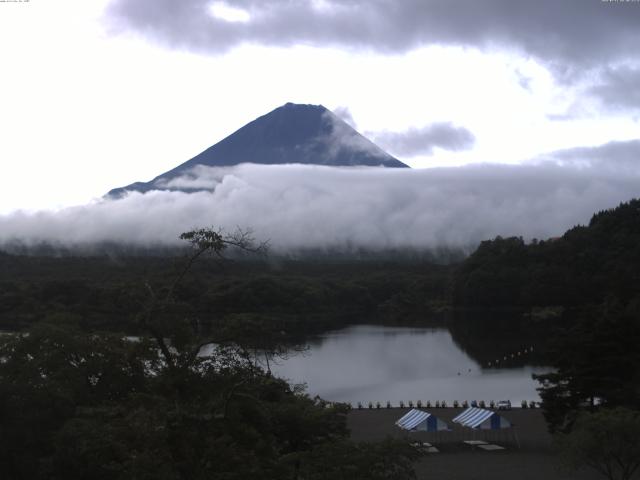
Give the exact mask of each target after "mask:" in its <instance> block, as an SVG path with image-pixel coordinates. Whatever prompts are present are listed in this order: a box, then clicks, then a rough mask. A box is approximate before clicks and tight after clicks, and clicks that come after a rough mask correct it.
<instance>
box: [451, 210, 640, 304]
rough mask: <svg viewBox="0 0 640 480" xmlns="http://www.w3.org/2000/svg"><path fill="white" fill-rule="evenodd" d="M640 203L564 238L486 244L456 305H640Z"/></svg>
mask: <svg viewBox="0 0 640 480" xmlns="http://www.w3.org/2000/svg"><path fill="white" fill-rule="evenodd" d="M639 265H640V200H637V199H636V200H631V201H630V202H628V203H622V204H620V205H619V206H618V207H616V208H614V209H612V210H605V211H602V212H599V213H596V214H595V215H594V216H593V217H592V219H591V221H590V222H589V225H587V226H577V227H574V228H572V229H571V230H569V231H567V232H566V233H565V234H564V235H563V236H562V237H560V238H554V239H549V240H540V241H537V240H534V241H532V242H531V243H529V244H526V243H525V242H524V240H523V239H522V238H518V237H511V238H500V237H498V238H496V239H494V240H488V241H485V242H482V244H481V245H480V246H479V247H478V249H477V250H476V251H475V252H474V253H473V254H472V255H471V256H470V257H469V258H468V259H467V260H466V261H465V262H463V263H462V265H461V266H460V268H459V269H458V271H457V273H456V276H455V283H454V303H455V304H456V305H459V306H473V307H519V308H530V307H542V306H565V307H576V306H581V305H585V304H597V303H600V302H602V301H603V300H604V299H605V298H607V297H609V296H615V297H616V298H617V299H619V300H620V301H622V302H624V303H628V302H630V301H632V300H633V299H634V298H635V299H636V300H638V299H640V297H638V295H639V293H638V292H640V269H639V268H638V266H639Z"/></svg>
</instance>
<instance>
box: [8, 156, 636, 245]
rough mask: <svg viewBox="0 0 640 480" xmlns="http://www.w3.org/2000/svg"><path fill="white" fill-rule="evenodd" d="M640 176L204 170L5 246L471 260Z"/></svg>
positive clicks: (618, 195)
mask: <svg viewBox="0 0 640 480" xmlns="http://www.w3.org/2000/svg"><path fill="white" fill-rule="evenodd" d="M639 180H640V170H638V169H634V170H633V171H630V170H628V169H625V171H623V172H621V173H616V171H615V170H612V169H602V168H600V167H599V166H598V164H597V163H595V164H594V165H593V166H588V165H587V166H585V164H584V163H582V164H581V165H580V167H579V168H578V167H575V166H572V165H569V166H566V165H565V166H561V165H557V164H554V163H552V162H545V163H541V164H538V165H527V166H505V165H480V166H465V167H457V168H438V169H426V170H408V169H407V170H405V169H383V168H331V167H321V166H303V165H278V166H261V165H250V164H245V165H240V166H237V167H229V168H207V167H199V168H198V169H197V170H194V171H192V172H191V174H190V175H189V176H185V177H183V178H180V179H178V180H174V182H175V183H169V184H167V185H166V186H165V187H166V188H172V187H177V186H180V187H182V188H184V187H189V186H192V187H197V188H203V187H208V188H209V190H206V191H199V192H196V193H184V192H180V191H171V190H156V191H152V192H148V193H146V194H140V193H131V194H129V195H128V196H126V197H125V198H122V199H119V200H102V201H99V202H96V203H93V204H89V205H85V206H79V207H72V208H65V209H63V210H60V211H57V212H53V211H41V212H38V213H32V214H28V213H21V212H15V213H13V214H10V215H5V216H0V244H6V243H7V242H12V241H16V240H19V241H21V242H23V243H26V244H37V243H40V242H51V243H54V244H55V243H58V244H63V245H66V246H73V245H76V246H87V245H89V244H92V243H95V242H120V243H127V244H134V245H139V246H145V245H151V244H166V245H171V244H177V243H178V242H179V241H178V240H177V237H178V235H179V234H180V233H181V232H183V231H186V230H189V229H191V228H193V227H200V226H215V227H222V228H224V229H226V230H234V229H235V228H236V227H238V226H240V227H246V228H251V229H252V230H253V231H254V234H255V236H256V238H257V239H258V240H269V242H270V245H271V248H272V249H273V250H275V251H285V250H288V249H301V248H344V249H349V248H354V247H367V248H372V249H382V248H394V247H413V248H435V247H442V246H447V247H462V248H473V247H474V246H475V245H477V243H478V242H480V241H481V240H483V239H488V238H493V237H495V236H496V235H502V236H510V235H522V236H524V237H525V238H534V237H535V238H548V237H552V236H557V235H561V234H562V233H563V232H564V231H565V230H566V229H568V228H570V227H572V226H574V225H576V224H580V223H582V224H583V223H586V222H588V221H589V219H590V217H591V215H592V214H593V213H594V212H596V211H599V210H602V209H605V208H611V207H614V206H616V205H617V204H618V203H619V202H621V201H627V200H629V199H631V198H633V197H635V196H638V194H639V193H640V188H639V187H638V185H640V183H639Z"/></svg>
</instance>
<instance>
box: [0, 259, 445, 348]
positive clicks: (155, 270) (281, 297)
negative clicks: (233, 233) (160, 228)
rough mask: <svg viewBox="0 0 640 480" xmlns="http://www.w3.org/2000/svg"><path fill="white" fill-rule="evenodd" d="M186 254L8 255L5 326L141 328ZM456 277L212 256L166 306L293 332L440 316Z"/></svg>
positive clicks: (418, 269) (3, 270)
mask: <svg viewBox="0 0 640 480" xmlns="http://www.w3.org/2000/svg"><path fill="white" fill-rule="evenodd" d="M184 255H185V252H184V251H182V252H181V255H179V256H177V257H173V258H167V257H155V256H138V257H117V258H113V257H107V256H91V257H79V256H63V257H42V256H30V255H0V330H2V329H4V330H20V329H24V328H26V327H28V326H29V325H32V324H34V323H36V322H38V321H40V320H43V319H45V318H47V317H48V316H50V315H53V314H56V313H65V314H71V315H75V316H77V317H78V318H79V321H81V322H82V324H83V325H84V326H85V327H86V328H91V329H103V330H112V331H114V330H122V331H127V332H129V333H137V332H136V328H137V327H136V324H135V322H134V321H133V320H134V317H135V315H136V314H137V312H138V311H139V309H140V305H141V304H143V303H144V301H145V299H146V297H147V295H148V291H147V285H153V286H154V287H155V288H157V289H162V288H163V287H166V286H167V285H168V284H169V282H170V281H171V279H172V278H173V276H174V275H175V273H176V271H177V270H179V268H181V266H182V265H183V263H184V261H185V258H184ZM449 278H450V267H447V266H442V265H436V264H433V263H430V262H427V261H418V262H415V263H414V262H409V261H400V262H399V261H395V262H392V261H373V260H372V261H364V262H359V261H353V260H351V261H341V262H335V263H324V262H321V261H318V260H313V259H305V260H286V259H282V260H277V261H276V259H274V258H273V257H270V256H266V257H264V258H262V257H258V256H252V257H249V258H245V259H244V260H232V259H230V260H225V261H224V262H221V261H220V260H219V259H216V258H203V259H201V260H200V261H199V262H198V263H196V264H194V265H193V266H192V269H191V271H190V272H189V275H188V276H186V277H185V278H184V279H183V281H182V282H181V283H180V285H178V287H177V288H176V289H175V292H174V301H173V303H172V305H171V309H168V310H167V311H166V312H164V313H163V315H167V316H170V317H174V318H177V319H184V318H189V319H190V321H191V322H193V323H194V324H196V325H197V326H198V328H199V329H200V330H202V331H207V330H210V329H211V328H213V327H215V328H217V329H220V328H223V327H224V326H225V325H240V324H244V323H246V324H248V326H251V327H255V325H256V324H258V323H268V324H269V325H270V327H271V328H273V329H274V330H277V331H285V332H288V333H291V334H292V335H294V336H295V335H298V336H299V335H307V334H312V333H317V332H319V331H322V330H326V329H328V328H333V327H337V326H342V325H346V324H353V323H359V322H362V321H366V322H377V321H381V320H384V321H386V322H394V321H404V320H410V319H411V318H412V317H419V318H421V319H422V318H425V317H426V318H430V319H433V320H437V319H438V318H440V317H442V315H443V312H445V311H446V310H447V307H448V306H449V304H450V302H449V298H450V280H449Z"/></svg>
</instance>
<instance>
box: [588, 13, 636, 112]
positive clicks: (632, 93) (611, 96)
mask: <svg viewBox="0 0 640 480" xmlns="http://www.w3.org/2000/svg"><path fill="white" fill-rule="evenodd" d="M638 7H639V8H640V3H639V4H638ZM638 28H639V30H640V24H639V27H638ZM588 93H589V94H591V95H593V96H595V97H597V98H598V99H599V100H600V101H601V102H602V104H603V105H604V106H605V107H608V108H611V109H620V110H627V109H640V66H636V67H631V66H619V67H615V68H614V67H609V68H606V69H605V70H604V72H603V73H602V75H601V78H600V81H599V82H597V83H596V84H595V85H593V86H592V87H590V88H589V89H588Z"/></svg>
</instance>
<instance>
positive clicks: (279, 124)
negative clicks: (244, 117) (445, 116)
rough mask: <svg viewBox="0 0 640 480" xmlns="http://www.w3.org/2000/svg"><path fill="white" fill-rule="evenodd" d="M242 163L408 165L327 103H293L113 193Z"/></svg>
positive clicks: (118, 193)
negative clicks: (200, 168) (201, 167)
mask: <svg viewBox="0 0 640 480" xmlns="http://www.w3.org/2000/svg"><path fill="white" fill-rule="evenodd" d="M240 163H257V164H265V165H276V164H287V163H301V164H312V165H327V166H383V167H391V168H402V167H407V165H405V164H404V163H402V162H400V161H399V160H397V159H396V158H394V157H392V156H391V155H389V154H388V153H386V152H385V151H384V150H382V149H381V148H379V147H378V146H377V145H375V144H374V143H373V142H371V141H370V140H368V139H367V138H365V137H364V136H362V135H360V134H359V133H358V132H357V131H356V130H354V129H353V128H351V126H349V125H348V124H347V123H346V122H344V121H342V120H341V119H340V118H338V116H336V115H335V114H334V113H333V112H331V111H330V110H328V109H327V108H325V107H324V106H322V105H306V104H297V103H291V102H289V103H286V104H284V105H282V106H280V107H278V108H276V109H275V110H272V111H271V112H269V113H267V114H266V115H263V116H261V117H258V118H256V119H255V120H253V121H252V122H250V123H248V124H247V125H245V126H244V127H242V128H240V129H239V130H237V131H235V132H234V133H232V134H231V135H229V136H228V137H226V138H225V139H223V140H221V141H220V142H218V143H216V144H215V145H213V146H211V147H209V148H208V149H206V150H205V151H203V152H202V153H200V154H198V155H196V156H195V157H193V158H192V159H191V160H188V161H186V162H184V163H183V164H181V165H179V166H177V167H176V168H174V169H172V170H169V171H168V172H165V173H163V174H161V175H159V176H158V177H156V178H154V179H153V180H152V181H151V182H148V183H143V182H136V183H134V184H131V185H129V186H127V187H123V188H117V189H114V190H111V191H110V192H109V193H108V195H109V196H120V195H122V194H124V193H125V192H126V191H127V190H135V191H143V192H144V191H148V190H153V189H156V188H159V185H160V184H166V182H167V181H168V180H171V179H172V178H175V177H178V176H180V175H183V174H185V173H186V172H187V171H189V170H191V169H192V168H194V167H195V166H197V165H204V166H210V167H222V166H231V165H238V164H240Z"/></svg>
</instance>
